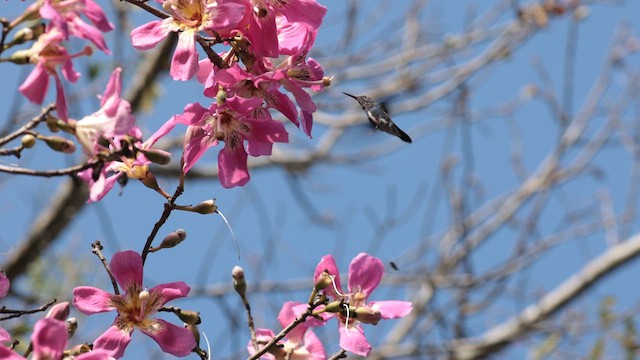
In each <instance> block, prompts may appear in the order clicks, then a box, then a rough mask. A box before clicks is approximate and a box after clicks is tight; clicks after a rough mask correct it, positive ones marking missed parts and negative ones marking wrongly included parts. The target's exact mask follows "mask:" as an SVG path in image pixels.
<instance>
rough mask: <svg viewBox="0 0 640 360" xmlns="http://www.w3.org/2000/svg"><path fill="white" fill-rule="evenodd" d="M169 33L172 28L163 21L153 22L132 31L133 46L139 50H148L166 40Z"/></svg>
mask: <svg viewBox="0 0 640 360" xmlns="http://www.w3.org/2000/svg"><path fill="white" fill-rule="evenodd" d="M169 32H171V29H170V27H169V26H168V24H166V23H163V22H162V20H156V21H152V22H150V23H147V24H144V25H142V26H138V27H137V28H135V29H133V30H131V44H132V45H133V47H134V48H136V49H138V50H148V49H151V48H153V47H154V46H156V45H157V44H158V43H159V42H160V41H162V40H164V39H165V38H166V37H167V35H169Z"/></svg>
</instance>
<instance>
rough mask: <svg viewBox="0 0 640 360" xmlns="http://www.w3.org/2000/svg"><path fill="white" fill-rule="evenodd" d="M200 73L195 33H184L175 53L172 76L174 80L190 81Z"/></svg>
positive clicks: (180, 36)
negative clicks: (194, 75) (197, 72)
mask: <svg viewBox="0 0 640 360" xmlns="http://www.w3.org/2000/svg"><path fill="white" fill-rule="evenodd" d="M196 71H198V51H197V50H196V39H195V34H194V32H193V31H183V32H181V33H180V35H179V36H178V45H177V46H176V49H175V51H174V52H173V59H172V60H171V70H170V75H171V78H172V79H173V80H183V81H185V80H189V79H191V77H192V76H193V74H195V73H196Z"/></svg>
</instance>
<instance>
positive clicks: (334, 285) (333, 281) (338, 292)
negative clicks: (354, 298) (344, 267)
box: [329, 274, 347, 297]
mask: <svg viewBox="0 0 640 360" xmlns="http://www.w3.org/2000/svg"><path fill="white" fill-rule="evenodd" d="M329 278H330V279H331V283H332V284H333V291H335V293H336V294H338V295H339V296H342V297H347V295H346V294H343V293H341V292H340V291H339V290H338V287H337V286H336V277H335V276H333V275H331V274H329Z"/></svg>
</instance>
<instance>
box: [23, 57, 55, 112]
mask: <svg viewBox="0 0 640 360" xmlns="http://www.w3.org/2000/svg"><path fill="white" fill-rule="evenodd" d="M48 87H49V74H48V73H47V71H46V69H45V67H44V62H39V63H38V64H37V65H36V67H35V68H34V69H33V70H32V71H31V73H30V74H29V76H27V78H26V79H25V80H24V82H23V83H22V85H20V87H19V88H18V91H20V93H22V95H24V96H25V97H26V98H27V99H29V101H31V102H32V103H34V104H42V102H43V101H44V97H45V95H47V88H48Z"/></svg>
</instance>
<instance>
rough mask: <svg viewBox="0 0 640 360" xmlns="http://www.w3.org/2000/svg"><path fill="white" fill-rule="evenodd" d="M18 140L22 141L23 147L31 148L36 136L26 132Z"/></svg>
mask: <svg viewBox="0 0 640 360" xmlns="http://www.w3.org/2000/svg"><path fill="white" fill-rule="evenodd" d="M20 141H21V143H22V147H24V148H25V149H31V148H32V147H34V146H35V144H36V137H35V136H33V135H31V134H26V135H24V136H23V137H22V139H21V140H20Z"/></svg>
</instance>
